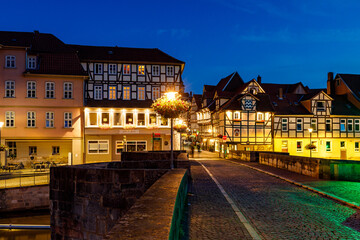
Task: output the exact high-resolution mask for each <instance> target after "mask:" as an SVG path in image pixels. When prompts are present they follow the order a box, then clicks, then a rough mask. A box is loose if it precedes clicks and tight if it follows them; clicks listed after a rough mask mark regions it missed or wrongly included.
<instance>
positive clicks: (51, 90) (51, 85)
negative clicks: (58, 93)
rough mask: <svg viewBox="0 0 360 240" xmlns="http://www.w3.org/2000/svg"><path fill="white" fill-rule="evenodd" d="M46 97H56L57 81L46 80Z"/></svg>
mask: <svg viewBox="0 0 360 240" xmlns="http://www.w3.org/2000/svg"><path fill="white" fill-rule="evenodd" d="M45 98H46V99H55V82H45Z"/></svg>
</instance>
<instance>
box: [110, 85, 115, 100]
mask: <svg viewBox="0 0 360 240" xmlns="http://www.w3.org/2000/svg"><path fill="white" fill-rule="evenodd" d="M109 100H116V86H109Z"/></svg>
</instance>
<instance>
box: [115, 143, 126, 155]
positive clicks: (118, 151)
mask: <svg viewBox="0 0 360 240" xmlns="http://www.w3.org/2000/svg"><path fill="white" fill-rule="evenodd" d="M124 145H125V144H124V141H116V143H115V154H121V153H122V152H123V151H124V147H125V146H124Z"/></svg>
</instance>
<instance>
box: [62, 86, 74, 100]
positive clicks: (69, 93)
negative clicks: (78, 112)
mask: <svg viewBox="0 0 360 240" xmlns="http://www.w3.org/2000/svg"><path fill="white" fill-rule="evenodd" d="M72 97H73V84H72V83H71V82H66V83H64V98H66V99H71V98H72Z"/></svg>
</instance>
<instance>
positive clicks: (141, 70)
mask: <svg viewBox="0 0 360 240" xmlns="http://www.w3.org/2000/svg"><path fill="white" fill-rule="evenodd" d="M137 74H138V76H144V75H145V65H138V72H137Z"/></svg>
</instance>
